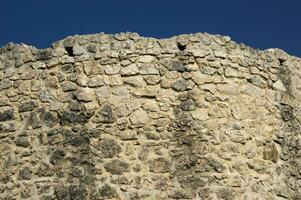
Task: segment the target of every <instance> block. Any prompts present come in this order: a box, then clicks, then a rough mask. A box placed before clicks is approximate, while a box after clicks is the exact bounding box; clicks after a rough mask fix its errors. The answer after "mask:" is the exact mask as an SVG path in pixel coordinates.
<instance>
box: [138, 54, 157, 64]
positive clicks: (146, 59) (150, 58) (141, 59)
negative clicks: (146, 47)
mask: <svg viewBox="0 0 301 200" xmlns="http://www.w3.org/2000/svg"><path fill="white" fill-rule="evenodd" d="M155 60H156V58H155V57H153V56H150V55H145V56H140V57H139V60H138V61H139V62H141V63H152V62H154V61H155Z"/></svg>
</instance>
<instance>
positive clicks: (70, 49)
mask: <svg viewBox="0 0 301 200" xmlns="http://www.w3.org/2000/svg"><path fill="white" fill-rule="evenodd" d="M65 50H66V51H67V53H68V55H69V56H72V57H73V56H74V53H73V47H72V46H71V47H65Z"/></svg>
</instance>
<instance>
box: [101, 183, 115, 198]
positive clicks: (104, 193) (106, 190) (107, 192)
mask: <svg viewBox="0 0 301 200" xmlns="http://www.w3.org/2000/svg"><path fill="white" fill-rule="evenodd" d="M99 196H100V199H114V198H115V197H118V194H117V192H116V190H115V189H114V188H113V187H111V186H110V185H108V184H105V185H104V186H102V187H101V188H100V189H99ZM116 199H119V198H116Z"/></svg>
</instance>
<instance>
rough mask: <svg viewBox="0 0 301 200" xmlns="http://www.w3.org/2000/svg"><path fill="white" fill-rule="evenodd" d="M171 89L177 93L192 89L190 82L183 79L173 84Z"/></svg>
mask: <svg viewBox="0 0 301 200" xmlns="http://www.w3.org/2000/svg"><path fill="white" fill-rule="evenodd" d="M171 87H172V89H174V90H175V91H179V92H182V91H185V90H189V89H191V88H190V84H189V82H188V81H186V80H183V79H181V80H177V81H175V82H173V83H172V84H171Z"/></svg>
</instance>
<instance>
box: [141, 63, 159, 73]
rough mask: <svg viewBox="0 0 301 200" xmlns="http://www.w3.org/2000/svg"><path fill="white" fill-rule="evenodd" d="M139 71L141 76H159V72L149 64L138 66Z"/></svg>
mask: <svg viewBox="0 0 301 200" xmlns="http://www.w3.org/2000/svg"><path fill="white" fill-rule="evenodd" d="M139 71H140V74H143V75H156V74H159V71H158V70H157V68H156V67H155V65H154V64H151V63H147V64H141V65H139Z"/></svg>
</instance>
